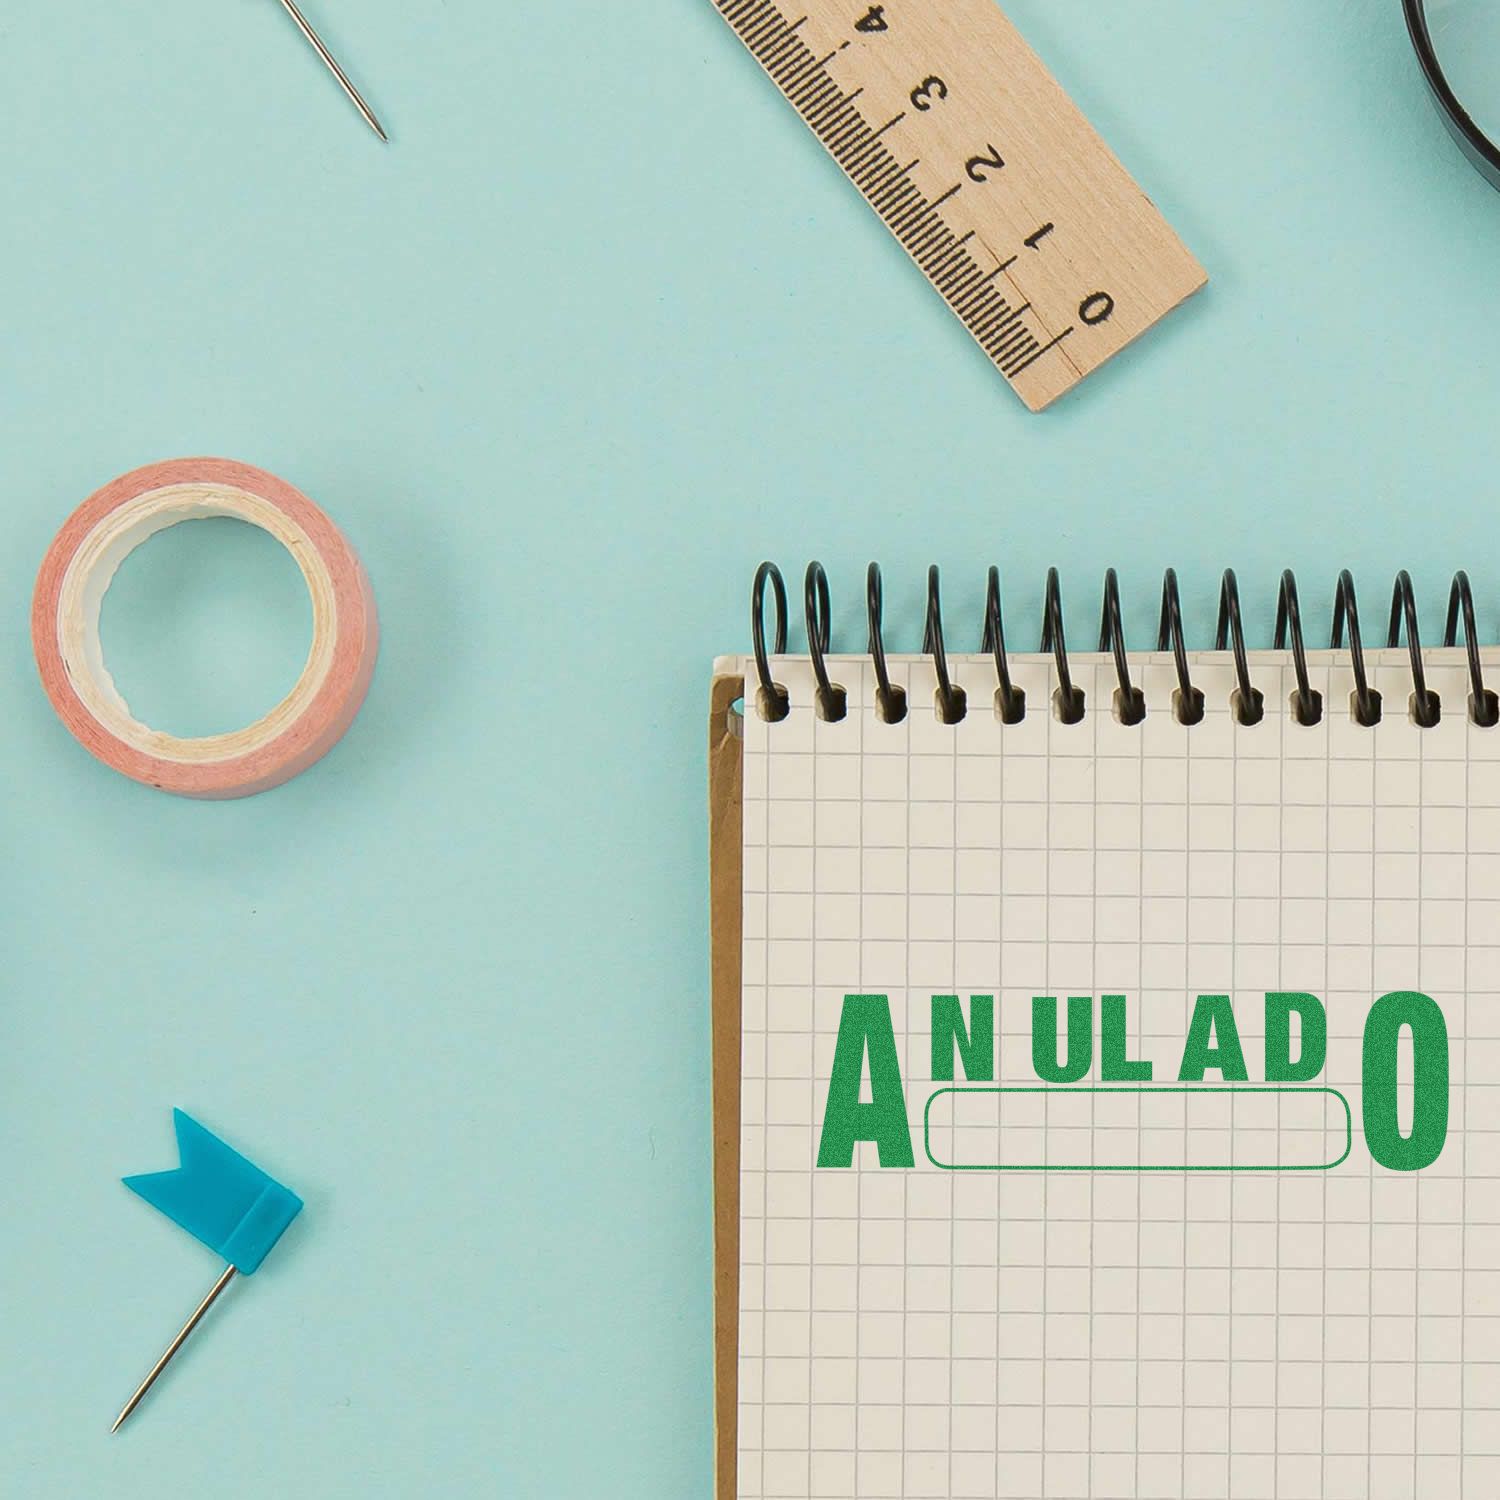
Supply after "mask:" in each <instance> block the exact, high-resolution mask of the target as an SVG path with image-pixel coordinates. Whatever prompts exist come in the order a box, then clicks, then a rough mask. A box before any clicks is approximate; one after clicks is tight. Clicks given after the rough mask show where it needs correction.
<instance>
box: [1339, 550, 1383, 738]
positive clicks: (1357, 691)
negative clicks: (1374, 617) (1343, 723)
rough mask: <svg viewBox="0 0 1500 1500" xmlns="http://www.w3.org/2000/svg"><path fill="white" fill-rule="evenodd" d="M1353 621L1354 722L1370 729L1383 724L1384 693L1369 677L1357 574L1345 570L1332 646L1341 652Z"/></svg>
mask: <svg viewBox="0 0 1500 1500" xmlns="http://www.w3.org/2000/svg"><path fill="white" fill-rule="evenodd" d="M1345 619H1347V620H1348V621H1349V663H1350V665H1351V667H1352V668H1353V669H1354V719H1355V722H1356V723H1358V724H1363V725H1365V726H1366V727H1367V728H1368V727H1370V726H1372V725H1375V724H1378V723H1379V722H1380V715H1381V705H1380V694H1379V693H1377V692H1376V691H1375V689H1374V688H1372V687H1371V686H1370V682H1369V678H1368V677H1366V675H1365V646H1364V642H1363V640H1361V639H1360V634H1359V607H1358V606H1357V605H1356V604H1355V602H1354V575H1353V574H1352V573H1351V572H1350V571H1349V570H1348V568H1345V569H1344V571H1343V572H1342V573H1340V574H1339V586H1338V592H1337V593H1336V594H1335V595H1334V598H1333V633H1332V635H1331V636H1330V638H1329V642H1328V644H1329V645H1330V646H1332V647H1333V649H1334V650H1335V651H1337V650H1338V649H1339V648H1340V647H1341V646H1342V645H1343V644H1344V621H1345Z"/></svg>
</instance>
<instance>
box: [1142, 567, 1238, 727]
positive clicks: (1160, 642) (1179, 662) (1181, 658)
mask: <svg viewBox="0 0 1500 1500" xmlns="http://www.w3.org/2000/svg"><path fill="white" fill-rule="evenodd" d="M1168 646H1170V647H1171V648H1172V661H1173V664H1174V665H1175V666H1176V668H1177V722H1178V723H1179V724H1201V723H1202V722H1203V694H1202V693H1201V692H1200V691H1199V690H1198V689H1197V688H1195V687H1194V686H1193V681H1192V678H1191V677H1190V676H1189V674H1188V659H1187V639H1186V637H1185V636H1184V634H1183V629H1182V596H1181V594H1180V593H1179V592H1178V590H1177V570H1176V568H1168V569H1167V571H1166V572H1165V573H1164V574H1163V575H1162V581H1161V618H1160V620H1159V621H1158V623H1157V626H1156V649H1157V650H1158V651H1165V650H1166V649H1167V647H1168ZM1221 649H1222V648H1221Z"/></svg>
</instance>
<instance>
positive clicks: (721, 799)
mask: <svg viewBox="0 0 1500 1500" xmlns="http://www.w3.org/2000/svg"><path fill="white" fill-rule="evenodd" d="M744 690H745V682H744V678H742V677H719V676H716V677H715V678H714V681H713V691H712V694H711V697H710V700H709V711H708V853H709V889H710V902H709V918H710V924H711V930H712V935H713V938H712V959H711V971H710V972H711V978H712V1005H713V1120H714V1125H713V1128H714V1494H715V1496H716V1497H717V1500H735V1488H736V1475H735V1463H736V1451H735V1424H736V1420H737V1417H738V1399H739V1396H738V1389H737V1381H738V1370H739V1303H740V1295H739V1291H740V1288H739V1283H740V928H741V907H740V903H741V890H740V887H741V868H742V861H743V854H742V851H741V847H740V830H741V824H742V818H743V809H742V805H741V796H742V792H743V787H744V775H743V762H742V758H741V749H742V741H741V738H740V736H739V735H738V734H737V733H735V732H734V730H733V729H731V727H730V718H729V709H730V705H731V704H733V703H734V701H735V700H736V699H737V698H739V697H740V696H741V695H742V694H743V693H744Z"/></svg>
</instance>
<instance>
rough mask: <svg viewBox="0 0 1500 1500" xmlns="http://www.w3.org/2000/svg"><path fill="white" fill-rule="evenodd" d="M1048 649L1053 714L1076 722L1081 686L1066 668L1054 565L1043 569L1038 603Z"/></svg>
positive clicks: (1081, 701) (1081, 711) (1080, 708)
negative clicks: (1053, 678)
mask: <svg viewBox="0 0 1500 1500" xmlns="http://www.w3.org/2000/svg"><path fill="white" fill-rule="evenodd" d="M1041 649H1042V650H1043V651H1050V652H1051V653H1052V657H1053V660H1054V661H1055V662H1056V663H1057V692H1056V693H1055V694H1054V695H1053V702H1054V703H1055V704H1056V706H1057V717H1058V718H1059V719H1061V720H1062V721H1063V723H1064V724H1077V723H1078V722H1079V721H1080V720H1081V719H1082V718H1083V714H1084V707H1085V705H1084V698H1083V689H1082V688H1081V687H1078V686H1076V685H1075V684H1074V682H1073V674H1072V673H1071V672H1070V671H1069V670H1068V644H1067V642H1066V641H1065V640H1064V639H1063V615H1062V583H1061V581H1060V580H1059V579H1058V576H1057V569H1056V568H1048V569H1047V597H1046V599H1045V600H1044V601H1043V603H1042V645H1041Z"/></svg>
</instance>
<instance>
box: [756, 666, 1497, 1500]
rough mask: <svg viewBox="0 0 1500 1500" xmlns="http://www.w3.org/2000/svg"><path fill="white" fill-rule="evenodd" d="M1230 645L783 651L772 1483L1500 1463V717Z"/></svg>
mask: <svg viewBox="0 0 1500 1500" xmlns="http://www.w3.org/2000/svg"><path fill="white" fill-rule="evenodd" d="M1226 662H1227V658H1226V657H1225V656H1224V655H1212V656H1209V655H1205V656H1203V657H1201V658H1193V659H1192V662H1191V672H1192V678H1193V682H1194V685H1195V686H1196V687H1198V688H1200V689H1201V690H1202V691H1203V693H1204V698H1205V707H1206V716H1205V718H1204V720H1203V722H1201V723H1199V724H1196V725H1192V726H1186V725H1183V724H1181V723H1179V722H1177V720H1176V718H1175V717H1174V714H1173V712H1172V701H1173V700H1172V692H1173V689H1174V688H1175V687H1176V685H1177V679H1176V675H1175V672H1174V670H1173V668H1172V664H1171V660H1170V658H1169V657H1162V656H1147V657H1138V658H1133V659H1132V671H1133V673H1134V675H1135V680H1136V684H1137V685H1138V686H1140V687H1142V688H1143V689H1144V692H1145V698H1146V702H1147V705H1148V710H1149V711H1148V714H1147V717H1146V719H1145V721H1144V723H1141V724H1138V725H1134V726H1129V725H1125V724H1123V723H1121V722H1120V721H1119V719H1118V717H1117V716H1116V715H1115V714H1114V713H1113V712H1112V711H1111V703H1112V699H1113V693H1114V689H1115V687H1116V684H1117V679H1116V678H1115V675H1114V669H1113V666H1112V665H1111V664H1109V663H1107V662H1105V661H1103V660H1102V659H1100V658H1096V657H1082V658H1077V659H1075V662H1074V671H1075V676H1076V680H1077V681H1078V683H1079V685H1080V686H1081V687H1082V688H1083V689H1084V691H1085V693H1086V701H1087V707H1088V711H1087V714H1086V716H1085V718H1084V720H1083V721H1082V723H1079V724H1076V725H1067V724H1064V723H1062V722H1061V721H1060V720H1059V718H1058V717H1057V716H1056V715H1055V714H1054V713H1053V712H1051V711H1050V707H1051V694H1052V689H1053V687H1054V685H1055V679H1053V678H1052V677H1051V676H1050V675H1049V674H1050V663H1049V662H1046V661H1043V660H1041V659H1037V658H1020V659H1018V660H1017V661H1016V662H1015V665H1014V667H1013V671H1014V673H1015V677H1016V681H1017V683H1018V685H1019V686H1021V687H1023V688H1024V689H1025V692H1026V701H1027V710H1028V711H1027V713H1026V716H1025V718H1024V720H1023V721H1022V722H1020V723H1018V724H1010V725H1007V724H1002V723H1001V722H999V720H998V718H997V716H996V713H995V709H994V690H995V677H994V665H993V662H992V661H990V660H989V659H988V658H969V659H963V660H960V661H958V662H955V663H954V664H953V672H954V678H955V681H957V682H958V683H959V684H960V685H961V686H962V687H963V688H964V689H965V691H966V694H967V704H968V713H967V716H966V717H965V719H964V720H963V721H962V722H961V723H958V724H954V725H949V724H944V723H942V722H940V720H939V717H938V715H937V713H936V712H935V708H934V687H935V682H934V677H933V673H932V668H931V665H930V663H929V662H927V661H925V660H922V659H909V660H893V661H892V664H891V670H892V677H893V680H894V681H895V682H897V683H898V684H900V685H903V686H905V687H906V689H907V692H908V704H909V709H910V711H909V713H908V715H907V717H906V718H905V720H904V721H903V722H901V723H896V724H888V723H885V722H882V721H881V720H879V719H878V718H877V717H876V714H875V711H874V708H873V707H872V703H873V699H874V685H873V681H872V679H871V675H870V665H869V659H868V658H850V659H832V660H831V662H830V669H831V674H832V676H833V678H834V680H835V681H837V682H841V683H842V684H843V686H844V687H845V688H846V690H847V692H848V714H847V717H846V718H845V719H843V720H841V721H839V722H825V721H822V720H820V719H819V718H818V717H817V716H816V715H815V713H814V712H813V709H812V703H813V688H814V683H813V679H812V675H811V672H810V670H809V668H808V665H807V663H806V661H805V659H801V660H799V659H797V658H785V659H777V660H776V662H775V664H774V665H775V675H776V678H777V680H778V681H780V682H782V683H783V684H785V686H786V687H787V689H788V691H789V693H790V700H791V712H790V715H789V717H787V718H786V719H785V720H783V721H781V722H777V723H771V722H766V721H765V720H764V719H762V718H761V717H760V716H759V715H758V714H757V713H756V711H755V708H754V693H753V683H754V667H753V663H752V662H748V661H747V662H746V663H744V664H743V665H744V666H745V668H746V676H747V681H748V682H749V683H750V684H751V686H752V690H751V692H750V694H749V698H750V708H749V711H748V713H747V716H746V720H745V725H744V947H743V960H744V981H743V983H744V990H743V1064H742V1169H741V1226H740V1227H741V1234H740V1246H741V1260H740V1358H739V1439H738V1441H739V1494H740V1497H741V1500H791V1497H797V1500H805V1497H821V1500H834V1497H855V1496H857V1497H859V1500H882V1497H896V1496H902V1497H917V1496H939V1497H954V1500H957V1497H966V1500H997V1497H1002V1496H1004V1497H1026V1500H1053V1497H1067V1500H1141V1497H1148V1496H1149V1497H1173V1500H1220V1497H1233V1500H1418V1497H1421V1500H1464V1497H1468V1500H1493V1497H1494V1496H1496V1495H1500V1321H1497V1320H1500V1176H1497V1174H1500V1150H1497V1148H1500V1087H1497V1085H1500V730H1496V729H1482V728H1479V727H1476V726H1475V725H1473V724H1472V723H1470V722H1469V719H1468V715H1467V711H1466V695H1467V691H1468V683H1467V677H1466V674H1465V672H1464V670H1463V664H1462V658H1461V654H1460V653H1455V652H1430V653H1428V681H1429V684H1430V685H1431V686H1432V687H1434V688H1435V689H1436V690H1437V691H1438V692H1439V693H1440V694H1441V695H1442V704H1443V716H1442V719H1441V721H1440V722H1439V723H1438V724H1437V725H1436V726H1434V727H1432V728H1427V729H1423V728H1419V727H1418V726H1417V725H1416V724H1415V723H1413V722H1412V720H1411V718H1410V715H1409V711H1408V700H1409V695H1410V692H1411V677H1410V666H1409V663H1408V662H1407V658H1406V655H1405V653H1404V652H1377V653H1372V656H1371V672H1372V681H1373V683H1374V685H1375V686H1376V687H1377V688H1378V689H1379V690H1380V691H1381V692H1382V694H1383V702H1384V706H1385V713H1384V718H1383V721H1382V722H1381V723H1380V724H1378V725H1375V726H1372V727H1364V726H1361V725H1359V724H1358V723H1356V722H1354V719H1353V717H1352V714H1351V712H1350V706H1349V694H1350V690H1351V688H1352V682H1351V680H1350V678H1349V669H1348V658H1347V656H1346V655H1337V656H1336V655H1334V654H1332V653H1314V654H1313V655H1312V657H1311V662H1312V666H1311V671H1312V682H1313V686H1314V687H1315V688H1317V689H1318V690H1319V691H1321V693H1322V695H1323V703H1324V716H1323V719H1322V722H1321V723H1319V724H1317V725H1315V726H1304V725H1301V724H1299V723H1297V722H1296V720H1295V718H1294V716H1293V714H1292V711H1291V702H1290V700H1291V696H1292V693H1293V690H1294V688H1295V685H1296V680H1295V677H1294V675H1293V671H1292V668H1291V664H1290V662H1289V660H1288V658H1287V657H1285V656H1284V655H1282V654H1280V653H1269V652H1268V653H1253V654H1252V658H1251V672H1252V680H1253V681H1254V683H1255V685H1256V687H1257V688H1258V689H1259V690H1260V691H1261V692H1262V693H1263V694H1264V707H1265V716H1264V719H1263V721H1262V722H1261V723H1259V724H1256V725H1253V726H1245V725H1241V724H1239V723H1238V722H1237V721H1236V718H1235V716H1234V714H1233V712H1232V710H1231V694H1232V691H1233V688H1234V684H1235V679H1234V676H1233V671H1232V667H1230V666H1228V665H1226ZM1049 1006H1050V1010H1049ZM986 1011H988V1013H989V1025H988V1026H986ZM1320 1016H1321V1020H1320ZM1075 1023H1076V1024H1075ZM935 1036H936V1041H935Z"/></svg>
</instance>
